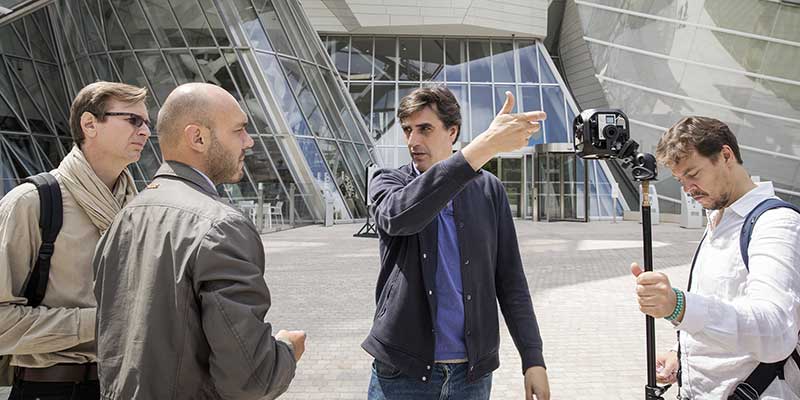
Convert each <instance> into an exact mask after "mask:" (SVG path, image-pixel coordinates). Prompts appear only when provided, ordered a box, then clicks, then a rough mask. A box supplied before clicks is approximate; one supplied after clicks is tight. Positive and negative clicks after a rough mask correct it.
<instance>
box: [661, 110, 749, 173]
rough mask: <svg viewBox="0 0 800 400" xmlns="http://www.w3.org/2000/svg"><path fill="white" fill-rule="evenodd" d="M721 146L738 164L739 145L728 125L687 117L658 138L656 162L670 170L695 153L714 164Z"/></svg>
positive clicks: (706, 118) (716, 121)
mask: <svg viewBox="0 0 800 400" xmlns="http://www.w3.org/2000/svg"><path fill="white" fill-rule="evenodd" d="M724 145H728V146H729V147H730V148H731V150H733V155H734V156H735V157H736V161H737V162H738V163H739V164H741V163H742V155H741V152H740V151H739V144H738V142H737V141H736V136H734V135H733V132H731V130H730V128H728V125H725V123H723V122H722V121H720V120H718V119H714V118H709V117H698V116H691V117H686V118H683V119H682V120H680V121H678V123H677V124H675V125H673V126H672V128H669V130H667V132H666V133H664V135H663V136H661V139H660V140H659V141H658V145H657V146H656V159H658V161H659V162H660V163H662V164H664V165H666V166H672V165H675V164H677V163H679V162H681V160H683V159H685V158H686V157H688V156H689V154H690V153H691V152H692V151H697V152H698V153H699V154H700V155H702V156H704V157H706V158H710V159H711V161H713V162H716V161H717V157H718V156H719V153H720V152H721V151H722V146H724Z"/></svg>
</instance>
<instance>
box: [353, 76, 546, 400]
mask: <svg viewBox="0 0 800 400" xmlns="http://www.w3.org/2000/svg"><path fill="white" fill-rule="evenodd" d="M513 106H514V98H513V96H511V93H508V92H507V93H506V102H505V104H504V105H503V109H502V110H501V111H500V114H498V115H497V117H496V118H495V119H494V121H492V124H491V126H489V129H487V130H486V131H485V132H483V133H482V134H481V135H480V136H478V137H477V138H475V140H473V141H472V142H471V143H470V144H469V145H467V146H466V147H464V149H463V150H461V151H458V152H455V153H453V152H452V146H453V143H455V141H456V139H458V136H459V133H460V129H461V111H460V107H459V105H458V102H456V100H455V97H454V96H453V94H452V93H451V92H450V91H449V90H448V89H447V88H446V87H444V86H434V87H426V88H420V89H417V90H415V91H413V92H412V93H411V94H409V95H408V96H407V97H405V98H403V99H402V101H401V102H400V107H399V109H398V119H399V120H400V123H401V125H402V128H403V132H404V134H405V138H406V142H407V143H408V150H409V152H410V154H411V158H412V163H411V164H410V165H406V166H403V167H400V168H398V169H383V170H380V171H378V172H377V173H376V174H375V176H374V178H373V180H372V182H371V185H370V192H369V196H370V198H371V199H372V204H373V206H372V209H371V212H372V213H373V214H374V216H375V222H376V226H377V228H378V234H379V237H380V252H381V269H380V273H379V275H378V283H377V287H376V290H375V300H376V303H377V304H376V311H375V318H374V321H373V326H372V330H371V331H370V334H369V336H368V337H367V339H366V340H365V341H364V343H363V344H362V347H364V349H365V350H366V351H367V352H368V353H370V354H371V355H372V356H373V357H375V361H374V362H373V369H372V378H371V380H370V385H369V395H368V398H369V399H371V400H382V399H389V400H392V399H423V400H424V399H431V400H433V399H437V400H438V399H463V400H473V399H488V398H489V394H490V391H491V385H492V371H494V370H495V369H497V367H498V366H499V364H500V361H499V356H498V348H499V345H500V335H499V325H498V316H497V305H496V304H497V303H498V302H499V304H500V309H501V310H502V312H503V315H504V316H505V319H506V325H508V329H509V331H510V332H511V336H512V338H513V339H514V344H515V345H516V347H517V349H518V350H519V353H520V357H521V358H522V372H523V374H524V377H525V380H524V382H525V398H526V399H527V400H531V399H533V398H534V397H533V396H534V395H535V396H537V397H536V398H537V399H539V400H548V399H549V398H550V389H549V385H548V381H547V373H546V371H545V366H544V358H543V356H542V340H541V337H540V335H539V327H538V325H537V323H536V316H535V315H534V312H533V305H532V302H531V296H530V292H529V291H528V285H527V280H526V278H525V273H524V271H523V268H522V260H521V258H520V254H519V247H518V245H517V235H516V232H515V230H514V223H513V221H512V218H511V209H510V207H509V204H508V198H507V197H506V193H505V189H504V188H503V185H502V184H501V183H500V181H499V180H498V179H497V178H496V177H495V176H493V175H491V174H489V173H487V172H485V171H481V167H482V166H483V164H485V163H486V162H487V161H489V160H490V159H492V158H493V157H494V156H495V155H496V154H498V153H501V152H507V151H513V150H516V149H519V148H521V147H523V146H525V145H526V144H527V143H528V139H529V138H530V136H531V135H532V134H533V133H534V132H536V131H538V130H539V123H538V121H541V120H543V119H544V118H545V114H544V113H543V112H530V113H525V114H510V113H509V112H510V111H511V109H512V108H513ZM467 210H469V211H467Z"/></svg>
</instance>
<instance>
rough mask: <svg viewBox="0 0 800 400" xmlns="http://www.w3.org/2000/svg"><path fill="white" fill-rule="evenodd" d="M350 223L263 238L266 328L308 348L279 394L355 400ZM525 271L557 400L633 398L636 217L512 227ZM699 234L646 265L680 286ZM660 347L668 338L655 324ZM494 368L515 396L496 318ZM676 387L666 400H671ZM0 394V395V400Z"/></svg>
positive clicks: (637, 355)
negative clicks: (293, 335)
mask: <svg viewBox="0 0 800 400" xmlns="http://www.w3.org/2000/svg"><path fill="white" fill-rule="evenodd" d="M359 227H360V225H335V226H333V227H328V228H326V227H323V226H319V225H315V226H308V227H304V228H298V229H292V230H287V231H282V232H277V233H272V234H269V235H265V236H264V237H263V239H264V243H265V247H266V252H267V269H266V279H267V283H268V285H269V287H270V290H271V293H272V299H273V306H272V309H271V310H270V312H269V314H268V319H269V320H270V321H271V322H272V323H273V324H274V327H275V329H276V330H277V329H304V330H306V332H307V333H308V341H307V343H306V353H305V355H304V356H303V359H302V360H301V361H300V364H299V367H298V372H297V377H296V378H295V380H294V382H293V383H292V385H291V387H290V389H289V391H288V392H287V393H286V394H285V395H284V396H283V397H281V399H298V400H299V399H302V400H310V399H313V400H316V399H364V398H366V388H367V383H368V381H369V376H370V362H371V358H370V357H369V355H368V354H367V353H365V352H364V351H363V350H362V349H361V347H360V343H361V341H362V340H363V339H364V337H365V335H366V334H367V332H368V331H369V328H370V325H371V320H372V315H373V312H374V286H375V280H376V277H377V273H378V266H379V261H378V241H377V240H376V239H368V238H354V237H352V234H353V233H355V232H356V231H357V230H358V228H359ZM516 227H517V233H518V237H519V243H520V247H521V250H522V257H523V262H524V265H525V272H526V275H527V278H528V284H529V286H530V288H531V293H532V295H533V303H534V307H535V310H536V314H537V317H538V320H539V326H540V328H541V333H542V338H543V340H544V352H545V361H546V362H547V366H548V374H549V377H550V385H551V391H552V394H553V399H555V400H583V399H601V400H606V399H608V400H614V399H626V400H628V399H641V398H643V396H644V384H645V383H646V370H645V361H644V360H645V335H644V317H643V316H642V314H640V313H639V311H638V307H637V304H636V300H635V298H634V280H633V278H632V276H631V275H630V271H629V265H630V263H631V261H641V259H642V245H641V235H642V231H641V225H640V224H638V223H636V222H630V221H625V222H620V223H616V224H613V223H611V222H591V223H588V224H587V223H571V222H563V223H537V222H531V221H527V220H518V221H516ZM701 234H702V231H700V230H688V229H683V228H680V227H679V226H678V225H675V224H661V225H656V226H654V227H653V240H654V244H653V247H654V249H653V254H654V264H655V269H656V270H658V271H662V272H665V273H667V274H668V275H669V276H670V277H672V278H673V280H674V285H675V286H679V287H685V284H686V278H687V274H688V271H689V266H688V263H689V262H690V261H691V257H692V254H693V252H694V249H695V247H696V246H697V243H698V240H699V239H700V236H701ZM656 335H657V341H658V343H659V351H662V350H666V349H667V348H668V347H669V346H670V345H671V344H672V343H673V342H674V339H675V334H674V331H673V330H672V329H671V327H670V325H669V323H668V322H666V321H663V320H659V321H656ZM500 349H501V366H500V369H498V370H497V371H495V372H494V377H493V379H494V385H493V389H492V399H503V400H505V399H523V398H524V397H522V373H521V369H520V361H519V356H518V354H517V352H516V349H515V348H514V345H513V343H512V341H511V337H510V336H509V334H508V332H507V330H506V328H505V325H504V324H502V323H501V346H500ZM674 392H675V391H674V389H673V390H670V392H669V393H668V398H674ZM2 397H3V396H2V395H0V398H2Z"/></svg>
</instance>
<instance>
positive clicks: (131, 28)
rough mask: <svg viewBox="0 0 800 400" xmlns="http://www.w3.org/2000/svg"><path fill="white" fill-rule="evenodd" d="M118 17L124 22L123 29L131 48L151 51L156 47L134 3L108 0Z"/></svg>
mask: <svg viewBox="0 0 800 400" xmlns="http://www.w3.org/2000/svg"><path fill="white" fill-rule="evenodd" d="M110 1H111V4H113V5H114V9H115V10H116V12H117V16H119V19H120V21H125V23H124V24H123V27H124V28H125V32H126V33H127V34H128V39H130V41H131V44H132V45H133V48H135V49H152V48H154V47H156V41H155V39H153V35H152V34H151V33H150V28H149V27H148V26H147V20H146V19H145V18H144V13H143V12H142V9H141V8H140V7H139V4H138V2H136V1H126V0H110Z"/></svg>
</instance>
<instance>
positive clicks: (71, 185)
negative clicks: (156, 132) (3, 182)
mask: <svg viewBox="0 0 800 400" xmlns="http://www.w3.org/2000/svg"><path fill="white" fill-rule="evenodd" d="M146 96H147V91H146V89H143V88H139V87H135V86H131V85H126V84H123V83H113V82H95V83H92V84H90V85H88V86H86V87H85V88H83V89H82V90H81V91H80V92H79V93H78V95H77V96H76V97H75V100H74V101H73V103H72V106H71V108H70V119H69V124H70V130H71V133H72V138H73V140H74V142H75V145H74V147H73V148H72V150H71V151H70V152H69V154H67V156H66V157H64V159H63V160H62V161H61V163H60V164H59V166H58V168H56V169H55V170H53V171H51V172H50V173H51V175H52V177H54V178H55V180H54V181H52V182H53V186H52V188H53V189H54V190H56V186H57V191H56V192H54V193H58V191H60V194H61V201H60V202H58V201H57V196H56V195H55V194H54V195H53V197H52V198H49V199H48V195H43V196H42V200H43V202H41V203H40V194H39V191H38V190H37V187H36V186H35V185H34V184H32V183H23V184H21V185H19V186H17V187H16V188H14V189H13V190H11V191H10V192H9V193H8V194H6V195H5V196H4V197H3V198H2V199H0V354H7V355H11V362H10V364H11V366H12V368H13V370H14V378H13V386H12V390H11V395H10V397H9V399H11V400H16V399H38V398H42V399H44V398H47V399H54V400H55V399H99V397H100V395H99V386H98V380H97V364H96V362H97V353H96V350H95V349H96V345H95V311H96V302H95V299H94V294H93V291H92V288H93V282H92V280H93V279H92V275H93V274H92V265H91V261H92V256H93V254H94V250H95V246H96V244H97V242H98V240H99V239H100V235H101V234H102V233H103V232H105V230H106V229H108V227H109V225H110V224H111V221H112V219H113V218H114V215H116V213H117V212H118V211H119V210H120V209H121V208H122V207H123V206H124V205H125V204H127V203H128V202H129V201H130V200H132V199H133V198H134V196H135V195H136V193H137V191H136V187H135V186H134V183H133V178H132V177H131V174H130V173H129V172H128V170H127V169H126V168H127V166H128V165H129V164H131V163H133V162H135V161H137V160H139V158H140V157H141V153H142V151H143V150H144V147H145V145H146V143H147V140H148V138H149V137H150V121H149V119H148V114H147V107H146V105H145V99H146ZM56 183H57V185H56ZM46 193H53V192H46ZM48 202H49V205H50V206H51V207H52V208H51V209H58V208H59V207H58V206H59V205H60V206H61V207H60V210H61V212H60V213H59V212H54V213H48V214H50V215H60V216H61V221H62V224H61V228H60V231H58V234H57V236H56V239H55V241H54V243H53V245H52V247H50V250H48V251H46V252H45V256H44V258H47V255H46V254H50V255H51V256H50V257H49V274H48V273H45V274H39V273H37V274H34V273H32V271H37V272H39V271H41V265H40V263H41V260H42V257H43V256H42V254H43V253H42V250H43V249H45V248H46V247H48V246H42V244H43V235H42V231H43V230H44V229H45V228H47V227H45V226H42V228H41V230H40V219H41V220H43V221H44V220H47V218H46V217H45V216H44V214H43V213H42V211H41V210H40V207H41V206H44V205H45V204H48ZM57 219H58V218H57V217H54V221H55V220H57ZM45 237H46V236H45ZM39 277H41V278H42V279H43V280H42V279H38V278H39ZM37 282H39V283H40V284H38V285H36V283H37ZM31 286H37V287H39V288H41V290H39V292H38V293H37V294H36V295H34V296H33V298H36V300H31V296H30V295H29V294H30V293H31V292H30V289H31ZM35 303H39V304H38V306H37V305H36V304H35Z"/></svg>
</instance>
